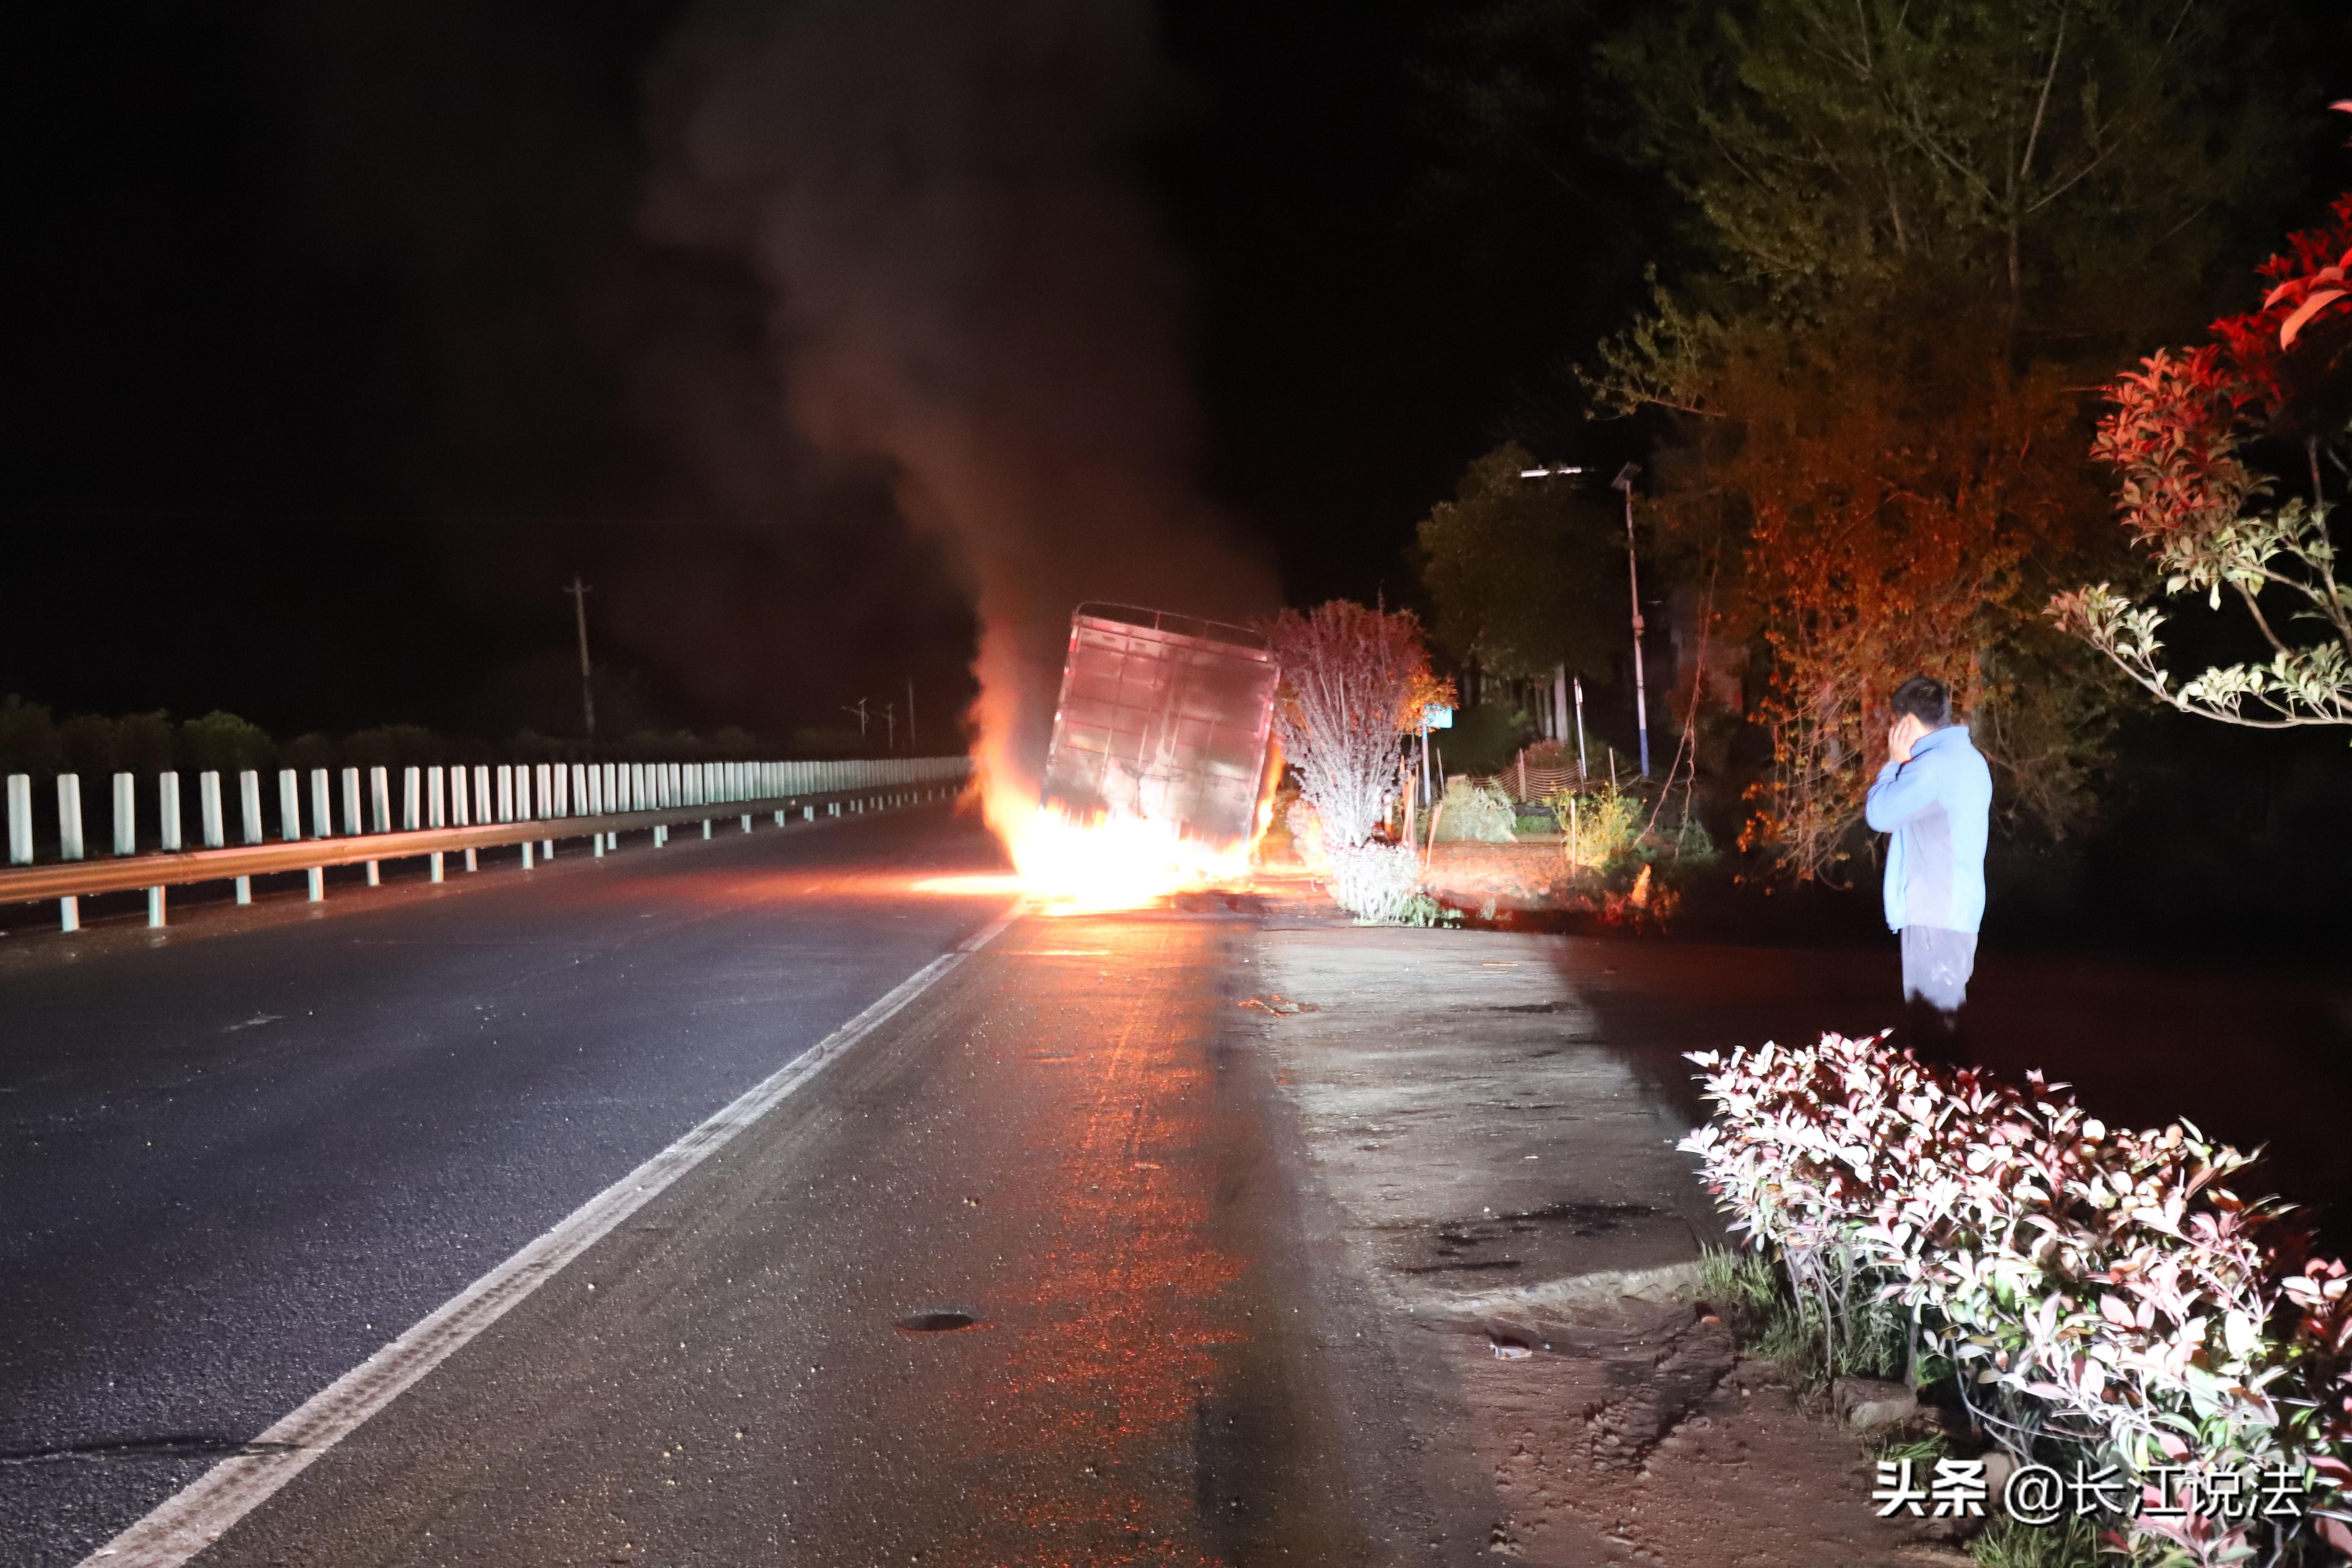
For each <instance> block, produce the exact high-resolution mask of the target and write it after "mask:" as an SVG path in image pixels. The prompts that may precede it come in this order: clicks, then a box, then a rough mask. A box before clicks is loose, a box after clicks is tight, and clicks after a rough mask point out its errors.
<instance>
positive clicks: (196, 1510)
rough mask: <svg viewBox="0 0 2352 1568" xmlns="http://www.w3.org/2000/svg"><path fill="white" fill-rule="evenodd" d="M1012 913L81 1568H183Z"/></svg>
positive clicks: (980, 943)
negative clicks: (197, 1554) (237, 1522)
mask: <svg viewBox="0 0 2352 1568" xmlns="http://www.w3.org/2000/svg"><path fill="white" fill-rule="evenodd" d="M1020 915H1021V909H1020V907H1019V906H1017V905H1016V906H1015V907H1014V908H1013V910H1009V911H1008V912H1006V913H1005V914H1004V915H1003V916H1001V917H999V918H998V919H997V920H996V921H992V923H990V924H989V925H988V926H986V927H984V928H983V929H982V930H981V931H979V932H977V933H975V934H974V935H972V936H971V937H970V938H968V939H967V940H966V941H964V942H962V943H961V945H960V946H958V947H957V948H956V949H955V951H954V952H948V953H943V954H941V955H940V957H938V958H935V959H933V960H932V961H931V962H930V963H927V964H925V965H924V966H923V967H922V968H921V969H919V970H918V971H916V972H915V973H913V974H911V975H909V976H908V978H907V979H906V980H905V981H903V982H901V983H900V984H898V986H897V987H895V988H894V989H892V990H891V991H890V993H889V994H887V995H885V996H883V997H882V998H881V999H880V1000H879V1001H877V1002H876V1003H875V1004H874V1005H871V1006H869V1007H867V1008H866V1010H865V1011H864V1012H862V1013H860V1014H858V1015H857V1016H856V1017H854V1018H852V1019H850V1020H849V1021H848V1022H847V1023H845V1024H844V1025H842V1026H841V1027H839V1028H837V1029H835V1031H834V1032H833V1033H832V1034H830V1035H827V1036H826V1037H824V1039H823V1040H820V1041H819V1042H817V1044H816V1045H814V1046H813V1047H810V1048H809V1049H808V1050H806V1051H803V1052H802V1053H801V1054H800V1055H799V1056H797V1057H795V1058H793V1060H792V1061H790V1062H789V1063H787V1064H785V1065H784V1066H783V1067H782V1068H778V1069H777V1070H776V1071H775V1072H773V1073H772V1074H770V1075H769V1076H768V1077H767V1078H765V1079H761V1081H760V1082H759V1083H758V1084H757V1085H755V1086H754V1087H752V1088H751V1089H749V1090H748V1091H746V1092H745V1093H744V1094H743V1095H741V1096H740V1098H738V1099H737V1100H734V1101H733V1102H732V1103H731V1104H729V1105H728V1106H726V1107H725V1108H724V1109H723V1110H719V1111H718V1112H717V1113H716V1114H715V1115H713V1116H711V1117H710V1118H709V1120H708V1121H704V1122H702V1123H701V1124H700V1125H698V1126H697V1127H695V1128H694V1129H693V1130H692V1131H688V1133H686V1134H685V1136H683V1137H681V1138H679V1139H678V1140H677V1142H675V1143H672V1144H671V1145H670V1146H669V1147H668V1148H667V1149H664V1150H663V1151H662V1152H660V1153H658V1154H656V1155H655V1156H654V1157H653V1158H652V1159H650V1160H647V1161H646V1163H644V1164H642V1165H639V1166H638V1167H637V1168H636V1169H635V1170H634V1171H632V1172H630V1173H628V1174H627V1175H625V1176H624V1177H622V1178H621V1179H620V1180H619V1181H617V1182H615V1183H614V1184H612V1185H611V1186H609V1187H606V1188H605V1189H604V1191H603V1192H601V1193H598V1194H596V1195H595V1196H594V1197H593V1198H590V1199H589V1200H588V1201H587V1202H586V1203H584V1204H582V1205H580V1206H579V1207H578V1208H576V1209H574V1210H573V1211H572V1214H571V1215H569V1216H568V1217H566V1218H565V1219H564V1220H562V1222H561V1223H559V1224H558V1225H557V1226H555V1227H554V1228H553V1229H552V1230H550V1231H548V1232H547V1233H546V1234H545V1235H544V1236H541V1237H539V1239H538V1240H536V1241H533V1242H531V1243H530V1244H529V1245H527V1246H525V1247H523V1248H522V1249H521V1250H520V1251H519V1252H517V1253H516V1254H515V1255H514V1256H513V1257H511V1258H508V1259H507V1260H506V1261H505V1262H504V1263H501V1264H499V1266H498V1267H497V1268H493V1269H491V1270H490V1271H489V1272H488V1274H485V1275H483V1276H482V1277H481V1278H480V1279H477V1280H475V1281H474V1282H473V1283H472V1284H471V1285H468V1286H467V1287H466V1289H463V1290H461V1291H459V1292H458V1293H457V1295H455V1296H453V1297H451V1298H450V1299H449V1300H447V1301H446V1302H444V1303H443V1304H442V1305H441V1306H440V1307H439V1308H437V1309H436V1310H435V1311H434V1312H433V1313H432V1314H431V1315H430V1316H428V1317H426V1318H425V1320H424V1321H421V1322H419V1323H417V1324H416V1326H415V1327H414V1328H412V1329H410V1330H409V1331H407V1332H406V1333H404V1334H403V1335H401V1336H400V1337H399V1338H398V1339H396V1340H394V1341H393V1342H392V1343H390V1344H388V1345H386V1346H384V1348H383V1349H382V1350H380V1351H378V1352H376V1353H375V1354H373V1355H372V1356H370V1357H368V1359H367V1360H366V1361H364V1362H362V1363H360V1364H359V1365H358V1366H355V1367H353V1368H352V1370H351V1371H349V1372H347V1373H344V1374H343V1375H342V1376H341V1377H339V1378H337V1379H336V1380H335V1381H334V1382H333V1383H331V1384H328V1385H327V1386H326V1387H325V1388H324V1389H321V1390H320V1392H319V1393H318V1394H313V1395H312V1396H311V1397H310V1399H309V1400H307V1401H306V1402H304V1404H303V1405H301V1406H300V1407H299V1409H297V1410H295V1411H294V1412H293V1413H292V1414H291V1415H287V1416H286V1417H285V1418H284V1419H282V1420H280V1421H279V1422H278V1424H277V1425H275V1426H271V1427H270V1428H269V1430H268V1431H267V1432H264V1433H262V1434H261V1435H260V1436H258V1437H256V1438H255V1439H254V1440H253V1441H252V1442H251V1443H249V1444H247V1445H246V1448H245V1451H244V1452H242V1453H239V1454H236V1455H234V1456H232V1457H231V1458H226V1459H224V1460H222V1461H221V1462H220V1463H219V1464H217V1465H215V1466H214V1467H213V1468H211V1469H209V1470H207V1471H205V1474H204V1475H202V1476H200V1477H198V1478H197V1479H195V1480H194V1481H192V1482H190V1483H189V1484H188V1485H187V1486H186V1487H185V1488H184V1489H181V1490H180V1491H179V1492H178V1493H176V1494H174V1495H173V1497H171V1498H170V1499H168V1500H165V1501H164V1502H163V1503H162V1504H161V1505H159V1506H158V1507H157V1508H156V1509H155V1510H153V1511H152V1512H151V1513H149V1514H148V1515H147V1516H146V1517H145V1518H144V1519H142V1520H141V1521H138V1522H137V1523H136V1524H133V1525H132V1526H131V1528H130V1529H128V1530H126V1531H123V1532H122V1533H121V1534H120V1535H118V1536H116V1537H115V1538H114V1539H113V1540H112V1541H110V1542H107V1543H106V1544H105V1545H104V1546H101V1547H100V1548H99V1549H98V1550H97V1551H96V1552H91V1553H90V1554H89V1556H88V1557H85V1558H84V1559H82V1568H180V1565H181V1564H183V1563H186V1562H187V1561H188V1560H189V1559H191V1558H193V1557H194V1556H195V1555H196V1553H198V1552H202V1551H204V1550H205V1547H207V1546H209V1545H211V1544H212V1543H213V1542H215V1541H217V1540H219V1539H220V1537H221V1535H222V1533H223V1532H224V1531H226V1530H227V1529H228V1528H229V1526H231V1525H233V1524H235V1523H236V1521H238V1520H240V1519H243V1518H244V1517H245V1516H246V1515H247V1514H248V1513H250V1512H252V1511H253V1510H255V1509H256V1508H258V1507H259V1506H260V1505H261V1504H262V1503H263V1502H265V1501H267V1500H268V1499H269V1497H270V1496H271V1494H273V1493H275V1492H276V1491H277V1490H278V1489H279V1488H281V1487H283V1486H285V1485H286V1484H287V1483H288V1482H289V1481H290V1480H292V1479H294V1478H295V1477H296V1476H298V1475H299V1474H301V1473H302V1471H303V1470H304V1469H306V1468H309V1466H310V1462H311V1461H312V1460H313V1459H316V1458H319V1456H320V1455H321V1454H324V1453H325V1452H326V1451H327V1450H328V1449H330V1448H331V1447H334V1446H335V1445H336V1444H337V1443H340V1442H341V1441H342V1440H343V1438H345V1437H347V1436H350V1435H351V1434H352V1432H354V1431H356V1430H358V1428H359V1426H361V1424H362V1423H363V1422H364V1421H366V1420H367V1419H368V1417H370V1416H372V1415H374V1414H375V1413H376V1412H377V1411H379V1410H382V1409H383V1407H384V1406H385V1405H390V1404H391V1403H392V1402H393V1401H394V1399H397V1398H398V1397H400V1395H401V1394H402V1393H403V1391H404V1390H405V1389H407V1388H408V1387H409V1386H410V1385H411V1384H415V1383H416V1382H417V1381H418V1380H419V1379H420V1378H422V1377H424V1376H425V1373H429V1372H431V1371H432V1370H433V1369H434V1368H435V1367H436V1366H438V1365H440V1364H441V1363H443V1362H445V1361H446V1360H447V1359H448V1358H449V1357H450V1356H451V1355H452V1354H454V1353H456V1352H457V1350H458V1349H459V1348H460V1347H462V1346H463V1345H464V1344H465V1343H466V1342H467V1341H469V1340H471V1339H473V1338H474V1337H475V1336H476V1335H477V1334H479V1333H480V1332H481V1331H483V1330H485V1329H487V1328H488V1327H489V1326H490V1325H491V1324H492V1323H495V1322H497V1321H499V1319H500V1318H502V1317H504V1316H505V1315H506V1313H507V1311H508V1310H509V1309H510V1308H512V1307H514V1306H515V1305H516V1304H517V1303H519V1302H520V1301H521V1300H523V1299H524V1298H525V1297H527V1296H529V1295H530V1293H531V1292H532V1291H533V1290H536V1289H539V1288H540V1287H541V1285H543V1284H545V1283H546V1282H547V1281H548V1280H550V1279H553V1278H554V1277H555V1275H556V1274H557V1273H558V1272H559V1271H560V1270H561V1269H562V1268H563V1267H564V1265H566V1264H568V1263H570V1262H571V1261H572V1259H573V1258H577V1257H579V1256H580V1255H581V1254H582V1253H583V1252H585V1251H587V1250H588V1249H589V1248H590V1247H593V1246H594V1245H595V1244H596V1243H597V1242H598V1241H599V1240H600V1239H602V1238H603V1237H604V1235H605V1234H606V1233H607V1232H609V1231H611V1230H612V1229H613V1227H614V1226H617V1225H619V1224H620V1223H621V1222H622V1221H624V1220H625V1219H627V1218H628V1217H629V1216H630V1215H633V1214H635V1213H636V1212H637V1210H639V1209H641V1208H643V1207H644V1206H645V1205H647V1204H649V1203H651V1202H652V1201H653V1200H654V1199H655V1198H656V1197H657V1196H659V1195H660V1194H661V1193H662V1192H663V1191H664V1190H665V1189H666V1188H667V1187H668V1186H670V1185H671V1184H673V1183H675V1182H676V1181H677V1179H678V1178H679V1177H680V1176H683V1175H685V1174H686V1173H688V1171H691V1170H692V1169H694V1167H695V1166H697V1165H698V1164H700V1163H702V1162H703V1161H704V1160H705V1159H707V1158H709V1156H710V1155H711V1154H713V1153H715V1152H718V1151H719V1150H720V1149H722V1148H724V1147H725V1146H726V1145H727V1144H728V1143H729V1142H732V1141H733V1140H734V1139H735V1137H736V1136H737V1135H738V1134H739V1133H741V1132H742V1131H745V1130H746V1129H748V1128H750V1127H751V1125H752V1124H753V1123H754V1122H756V1121H759V1120H760V1119H761V1117H763V1116H765V1115H766V1114H767V1113H768V1112H769V1111H771V1110H774V1109H775V1108H776V1107H777V1106H778V1105H780V1104H782V1102H783V1101H784V1100H786V1099H788V1098H790V1097H791V1096H792V1095H793V1093H794V1092H795V1091H797V1090H798V1089H800V1088H801V1086H802V1085H803V1084H805V1083H806V1082H808V1080H809V1079H812V1078H814V1077H815V1076H816V1075H817V1074H818V1073H819V1072H821V1071H823V1070H824V1068H825V1065H826V1064H827V1063H829V1062H831V1061H833V1060H834V1059H835V1058H837V1057H840V1056H843V1055H845V1054H846V1053H847V1052H848V1051H849V1050H850V1049H851V1048H852V1047H855V1046H856V1044H857V1043H858V1042H859V1041H860V1040H863V1039H864V1038H865V1037H866V1036H867V1035H870V1034H872V1033H873V1032H874V1031H875V1030H876V1029H877V1028H878V1027H880V1026H882V1025H883V1024H885V1023H887V1021H888V1020H889V1019H890V1018H892V1017H893V1016H896V1015H897V1014H898V1012H899V1011H901V1010H902V1009H903V1008H905V1007H906V1005H908V1003H909V1002H912V1001H913V1000H914V999H915V998H916V997H918V996H919V995H921V994H923V993H924V992H925V991H928V990H929V989H930V988H931V986H933V985H935V984H938V983H939V982H940V980H942V979H944V978H945V977H946V976H947V974H948V973H949V972H950V971H951V970H953V969H955V968H956V967H957V966H958V965H959V964H961V963H963V961H964V960H965V959H967V958H969V957H971V955H972V954H973V953H975V952H979V951H980V950H981V949H982V948H983V947H985V946H987V945H988V944H989V943H990V942H992V941H994V940H995V939H996V938H997V937H998V936H999V935H1000V934H1002V933H1003V931H1004V930H1005V928H1006V927H1008V926H1010V925H1011V924H1012V923H1013V921H1015V920H1017V919H1019V918H1020Z"/></svg>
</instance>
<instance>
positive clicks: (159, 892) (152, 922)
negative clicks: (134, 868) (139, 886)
mask: <svg viewBox="0 0 2352 1568" xmlns="http://www.w3.org/2000/svg"><path fill="white" fill-rule="evenodd" d="M162 925H163V889H161V888H150V889H147V929H148V930H149V931H154V930H156V929H157V928H159V927H160V926H162Z"/></svg>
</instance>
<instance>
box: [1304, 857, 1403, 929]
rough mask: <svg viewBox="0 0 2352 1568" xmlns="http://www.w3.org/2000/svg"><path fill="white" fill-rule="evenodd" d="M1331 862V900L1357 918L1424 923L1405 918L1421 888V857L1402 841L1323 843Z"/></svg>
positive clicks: (1375, 921)
mask: <svg viewBox="0 0 2352 1568" xmlns="http://www.w3.org/2000/svg"><path fill="white" fill-rule="evenodd" d="M1324 853H1325V854H1326V855H1327V856H1328V858H1329V859H1330V863H1331V872H1330V883H1329V886H1330V889H1331V898H1332V901H1333V902H1335V903H1337V904H1338V905H1339V907H1340V908H1341V909H1343V910H1347V911H1348V912H1349V914H1351V915H1353V916H1355V917H1356V918H1357V919H1358V920H1360V921H1366V922H1368V923H1370V924H1375V925H1402V924H1406V923H1417V924H1427V923H1428V922H1427V921H1411V922H1409V921H1408V917H1409V916H1411V915H1412V914H1413V913H1414V912H1415V910H1416V904H1415V900H1417V899H1422V898H1425V896H1426V895H1423V893H1422V891H1421V857H1420V856H1418V855H1416V854H1414V853H1413V852H1412V850H1411V849H1408V848H1406V847H1404V846H1403V845H1402V844H1378V843H1374V844H1358V845H1354V846H1352V847H1348V848H1344V849H1339V848H1330V847H1326V849H1325V851H1324Z"/></svg>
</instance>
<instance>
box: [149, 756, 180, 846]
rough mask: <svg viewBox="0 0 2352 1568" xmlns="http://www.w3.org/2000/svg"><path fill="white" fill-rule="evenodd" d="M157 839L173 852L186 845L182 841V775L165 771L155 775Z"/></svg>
mask: <svg viewBox="0 0 2352 1568" xmlns="http://www.w3.org/2000/svg"><path fill="white" fill-rule="evenodd" d="M155 826H156V828H157V833H156V839H155V841H156V842H157V843H158V844H161V845H162V846H163V847H164V848H165V849H167V850H170V851H171V852H172V853H173V854H177V853H179V851H180V850H181V849H182V848H184V847H185V846H184V845H183V844H181V842H180V775H179V774H178V773H158V774H156V775H155Z"/></svg>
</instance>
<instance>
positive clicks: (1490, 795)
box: [1433, 778, 1518, 844]
mask: <svg viewBox="0 0 2352 1568" xmlns="http://www.w3.org/2000/svg"><path fill="white" fill-rule="evenodd" d="M1517 820H1518V814H1517V811H1516V809H1515V808H1514V807H1513V805H1512V804H1511V797H1510V796H1509V795H1506V794H1504V793H1503V792H1502V791H1501V790H1500V789H1498V788H1496V786H1495V785H1493V784H1473V783H1471V782H1470V781H1469V780H1468V779H1466V778H1450V779H1448V780H1446V781H1445V800H1444V810H1443V811H1442V812H1440V813H1438V814H1437V815H1436V817H1435V824H1434V827H1433V832H1434V835H1435V837H1436V839H1437V841H1438V842H1439V843H1441V844H1446V843H1475V844H1508V843H1510V842H1512V839H1513V834H1512V832H1511V826H1512V824H1514V823H1516V822H1517Z"/></svg>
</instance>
